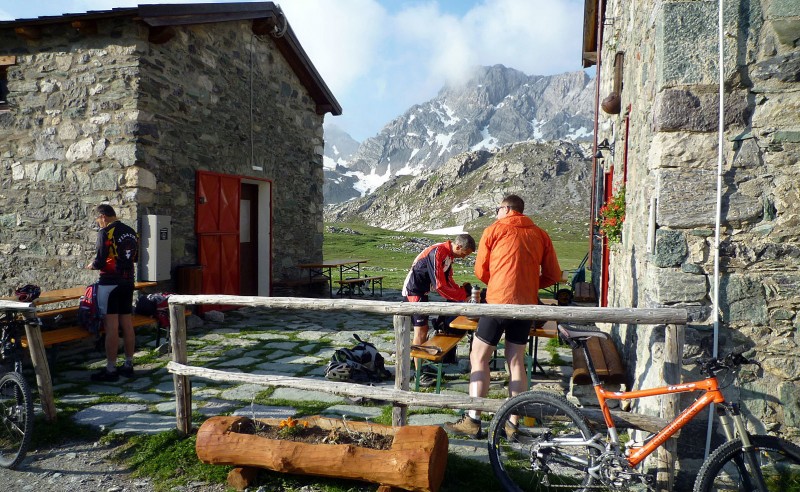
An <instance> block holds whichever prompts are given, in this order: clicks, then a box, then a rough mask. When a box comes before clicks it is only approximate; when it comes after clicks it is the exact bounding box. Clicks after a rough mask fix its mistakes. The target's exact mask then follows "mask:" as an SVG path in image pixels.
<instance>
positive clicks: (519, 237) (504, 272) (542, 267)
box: [475, 211, 562, 304]
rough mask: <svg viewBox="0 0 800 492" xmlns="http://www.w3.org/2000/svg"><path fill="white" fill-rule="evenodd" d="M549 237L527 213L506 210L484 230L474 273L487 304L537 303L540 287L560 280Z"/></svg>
mask: <svg viewBox="0 0 800 492" xmlns="http://www.w3.org/2000/svg"><path fill="white" fill-rule="evenodd" d="M561 274H562V272H561V266H560V265H559V264H558V258H557V257H556V252H555V249H554V248H553V242H552V241H551V240H550V236H548V235H547V233H546V232H545V231H544V230H543V229H541V228H540V227H538V226H537V225H536V224H534V223H533V221H532V220H531V219H530V218H529V217H528V216H526V215H523V214H520V213H519V212H514V211H509V214H508V215H507V216H505V217H503V218H502V219H498V220H497V221H495V222H494V223H493V224H492V225H490V226H489V227H487V228H486V230H484V231H483V236H481V242H480V245H479V246H478V257H477V259H476V260H475V276H476V277H478V278H479V279H481V281H483V282H484V283H485V284H486V287H487V291H486V302H487V303H489V304H537V303H538V302H539V295H538V294H539V289H540V288H545V287H550V286H551V285H554V284H555V283H556V282H558V281H559V280H560V279H561Z"/></svg>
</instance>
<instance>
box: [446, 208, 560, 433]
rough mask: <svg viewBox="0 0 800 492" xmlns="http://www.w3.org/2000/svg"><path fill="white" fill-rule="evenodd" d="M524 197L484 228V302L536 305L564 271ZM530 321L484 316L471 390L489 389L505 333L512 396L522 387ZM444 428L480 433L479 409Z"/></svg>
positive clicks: (480, 269) (480, 259)
mask: <svg viewBox="0 0 800 492" xmlns="http://www.w3.org/2000/svg"><path fill="white" fill-rule="evenodd" d="M524 210H525V202H524V201H523V200H522V198H520V197H519V196H517V195H509V196H507V197H505V198H504V199H503V201H502V202H500V206H499V207H497V220H496V221H495V222H494V223H493V224H492V225H490V226H489V227H487V228H486V229H485V230H484V231H483V236H481V241H480V245H479V246H478V256H477V258H476V260H475V276H476V277H478V278H479V279H481V280H482V281H483V282H484V283H486V286H487V290H486V302H487V303H488V304H538V303H539V289H542V288H545V287H549V286H551V285H554V284H555V283H557V282H558V281H559V280H560V279H561V277H562V274H563V272H562V271H561V266H560V265H559V264H558V258H557V257H556V252H555V249H554V248H553V242H552V241H551V240H550V236H548V235H547V233H546V232H545V231H544V230H543V229H541V228H540V227H538V226H537V225H536V224H534V223H533V221H532V220H531V219H530V218H529V217H528V216H526V215H523V213H522V212H523V211H524ZM530 328H531V321H530V320H520V319H505V318H491V317H488V316H482V317H481V319H480V321H479V322H478V330H477V331H476V332H475V337H474V338H473V341H472V351H471V352H470V357H469V360H470V365H471V370H470V377H469V395H470V396H480V397H485V396H486V395H487V393H488V392H489V361H490V360H491V358H492V354H493V353H494V351H495V348H496V347H497V344H498V342H499V341H500V337H502V336H503V333H505V337H506V343H505V356H506V360H507V361H508V366H509V371H510V381H509V383H508V392H509V395H510V396H514V395H516V394H517V393H521V392H522V391H525V389H526V388H525V386H526V381H527V377H526V372H525V345H526V343H527V341H528V336H529V334H530ZM445 429H446V430H448V431H450V432H453V433H456V434H463V435H468V436H471V437H475V438H480V437H481V436H482V432H481V422H480V412H478V411H475V410H470V411H469V412H468V413H466V414H464V416H463V417H462V418H461V419H460V420H458V421H457V422H453V423H447V424H445Z"/></svg>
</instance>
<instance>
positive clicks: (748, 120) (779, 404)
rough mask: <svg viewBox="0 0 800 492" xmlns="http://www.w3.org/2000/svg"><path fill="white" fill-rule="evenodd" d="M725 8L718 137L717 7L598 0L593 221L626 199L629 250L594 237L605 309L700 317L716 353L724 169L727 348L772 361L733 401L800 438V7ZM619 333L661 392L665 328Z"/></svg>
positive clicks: (590, 53)
mask: <svg viewBox="0 0 800 492" xmlns="http://www.w3.org/2000/svg"><path fill="white" fill-rule="evenodd" d="M722 3H723V4H724V7H723V25H724V33H725V35H724V41H723V58H722V79H723V81H724V84H723V85H724V90H723V94H724V106H723V118H722V120H723V125H724V131H723V132H722V138H721V140H720V134H719V132H718V127H719V121H720V117H719V115H720V111H719V107H720V103H719V79H720V76H719V69H720V63H719V49H718V46H719V43H718V28H717V26H718V12H719V11H718V2H717V1H708V0H599V1H587V2H586V8H585V17H584V49H583V52H584V54H583V64H584V66H585V67H589V66H596V67H597V73H598V94H597V103H596V108H597V124H596V125H597V126H596V137H595V138H596V140H595V150H594V151H595V153H596V154H595V159H594V165H595V167H594V169H595V184H596V186H595V188H594V189H595V195H594V197H595V200H594V201H595V203H594V205H593V210H592V218H593V219H596V218H598V213H599V208H600V206H601V205H602V204H603V203H604V202H607V201H608V200H609V199H610V198H611V197H613V196H614V195H615V194H616V193H618V192H619V190H620V189H622V188H623V187H624V190H625V192H624V196H625V210H624V212H625V217H624V223H623V227H622V236H621V242H619V243H615V244H609V242H608V239H607V238H606V237H602V236H598V235H597V234H598V229H597V228H595V231H594V232H595V236H594V237H595V240H594V241H593V255H592V259H593V262H592V273H593V279H594V282H595V284H596V288H597V290H598V293H599V297H600V299H601V304H602V305H608V306H621V307H665V306H679V307H683V308H686V309H687V310H688V311H689V313H690V317H691V321H690V325H689V326H688V327H687V330H686V342H685V347H684V355H685V356H691V355H697V354H698V353H699V352H700V350H701V349H703V348H707V349H710V348H711V346H712V343H713V325H714V317H713V313H714V309H713V299H714V291H715V288H714V283H715V282H714V278H715V275H714V272H715V266H714V263H715V261H714V258H715V249H716V248H715V243H716V240H715V237H716V215H717V214H716V209H717V206H716V202H717V176H718V174H721V190H722V193H721V210H722V212H721V227H720V246H719V272H720V282H719V296H718V297H719V303H718V306H719V310H718V312H719V313H720V318H719V321H720V322H719V347H720V352H721V353H723V354H725V353H728V352H729V351H730V349H731V348H732V347H733V346H735V345H741V344H745V345H747V346H749V347H752V348H754V349H755V351H756V353H757V354H758V355H757V358H758V360H759V361H760V362H761V363H762V364H763V367H764V375H763V378H761V379H759V378H754V377H753V378H744V379H743V382H742V384H741V385H740V386H739V387H738V388H737V387H731V388H729V389H728V390H727V393H726V394H728V395H729V396H732V397H734V398H737V397H740V398H741V400H742V404H743V406H744V408H745V410H746V412H747V414H748V416H749V417H750V422H751V423H752V424H753V425H755V426H756V427H757V429H756V430H758V431H761V432H769V433H775V434H778V435H782V436H784V437H788V438H790V439H792V440H794V441H795V442H797V439H798V438H800V406H798V399H797V397H796V396H795V395H797V394H798V392H799V391H800V383H799V382H798V381H799V380H800V364H799V363H798V361H800V359H798V357H797V355H796V354H797V351H798V342H800V336H798V331H799V330H800V314H799V313H798V311H800V209H798V207H797V205H796V204H797V203H798V202H800V196H799V195H798V193H799V192H798V186H797V184H798V183H799V182H800V164H799V163H798V162H800V47H799V46H798V45H799V44H800V3H798V2H797V1H796V0H756V1H747V0H726V1H725V2H722ZM598 47H599V49H598ZM720 141H721V144H722V146H721V147H722V152H721V155H722V172H721V173H718V172H717V169H718V149H719V148H720V147H719V142H720ZM598 152H599V153H598ZM608 328H609V329H610V330H611V332H612V334H613V335H614V337H615V339H616V341H617V342H618V345H619V346H620V347H621V349H622V351H624V354H623V357H624V359H626V360H627V361H628V365H629V367H628V369H629V378H630V382H631V383H632V384H635V385H637V386H642V385H648V384H651V383H652V382H653V381H651V377H653V376H657V373H658V372H659V371H657V370H655V369H656V368H658V367H661V352H662V342H663V337H664V335H663V333H664V330H663V327H647V326H640V327H636V328H634V327H628V326H612V327H608ZM690 369H691V367H688V368H685V369H684V376H690V377H691V376H697V374H696V373H692V372H691V371H690ZM692 398H693V397H692ZM658 405H659V402H658V401H653V402H651V403H645V404H643V405H642V407H641V408H642V409H643V410H644V411H653V412H655V411H657V407H658ZM704 418H706V417H705V416H704ZM703 437H705V436H703Z"/></svg>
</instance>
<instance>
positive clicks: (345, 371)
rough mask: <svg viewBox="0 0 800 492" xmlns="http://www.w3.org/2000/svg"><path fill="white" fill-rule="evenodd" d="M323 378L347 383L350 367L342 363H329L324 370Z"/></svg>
mask: <svg viewBox="0 0 800 492" xmlns="http://www.w3.org/2000/svg"><path fill="white" fill-rule="evenodd" d="M325 377H326V378H327V379H332V380H334V381H349V380H350V366H349V365H347V364H346V363H344V362H333V361H331V362H329V363H328V367H326V368H325Z"/></svg>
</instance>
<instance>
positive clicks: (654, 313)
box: [169, 295, 688, 325]
mask: <svg viewBox="0 0 800 492" xmlns="http://www.w3.org/2000/svg"><path fill="white" fill-rule="evenodd" d="M169 304H170V305H173V304H180V305H191V304H223V305H228V306H243V307H244V306H249V307H265V308H280V309H302V310H310V311H348V312H349V311H360V312H364V313H374V314H387V315H392V314H397V315H403V316H411V315H412V314H427V315H435V314H444V315H447V316H461V315H463V316H469V317H478V316H494V317H500V318H515V319H530V320H555V321H564V322H568V323H625V324H643V325H660V324H686V321H687V319H688V312H687V311H686V310H685V309H683V308H605V307H604V308H597V307H580V306H545V305H538V304H537V305H521V304H470V303H464V302H419V303H411V302H387V301H368V300H361V299H311V298H306V297H257V296H226V295H172V296H170V298H169Z"/></svg>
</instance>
